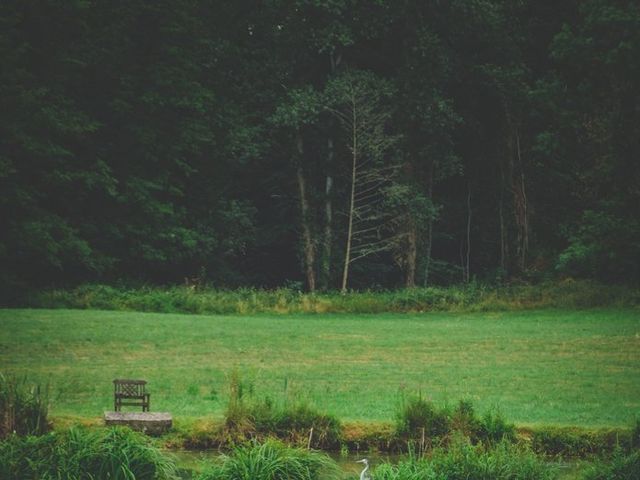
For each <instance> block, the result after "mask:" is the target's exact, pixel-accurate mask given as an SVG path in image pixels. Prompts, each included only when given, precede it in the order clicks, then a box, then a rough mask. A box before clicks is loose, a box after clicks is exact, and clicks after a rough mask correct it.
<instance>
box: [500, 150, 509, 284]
mask: <svg viewBox="0 0 640 480" xmlns="http://www.w3.org/2000/svg"><path fill="white" fill-rule="evenodd" d="M498 215H499V220H500V269H501V270H502V275H504V276H506V275H507V266H508V259H507V255H508V250H507V248H508V242H507V227H506V225H505V223H504V166H503V162H502V160H501V161H500V199H499V203H498Z"/></svg>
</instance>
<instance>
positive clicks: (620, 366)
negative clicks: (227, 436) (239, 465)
mask: <svg viewBox="0 0 640 480" xmlns="http://www.w3.org/2000/svg"><path fill="white" fill-rule="evenodd" d="M234 369H237V370H239V371H240V373H241V375H242V378H243V379H244V381H245V383H246V387H247V388H246V390H245V391H247V392H248V393H249V394H253V395H254V396H257V397H262V396H266V395H268V396H270V397H272V398H273V399H275V400H276V401H283V399H285V398H286V399H288V400H289V401H291V400H292V399H296V398H297V399H302V400H305V401H308V402H310V403H311V404H313V405H314V406H316V407H318V408H319V409H321V410H323V411H327V412H329V413H333V414H335V415H336V416H337V417H338V418H340V419H343V420H376V421H378V420H393V418H394V412H395V411H396V407H397V405H398V403H399V401H400V399H401V397H402V396H403V395H408V394H412V393H417V392H421V393H422V395H424V396H426V397H427V398H431V399H432V400H434V401H435V402H436V403H438V404H440V405H442V404H444V403H445V402H448V403H449V404H455V403H457V401H458V400H459V399H462V398H464V399H469V400H471V401H473V403H474V405H475V406H476V408H477V410H478V411H480V412H483V411H486V410H488V409H491V408H498V409H499V410H500V411H501V412H502V414H503V415H504V416H505V417H506V418H507V419H509V420H511V421H514V422H516V423H517V424H520V425H523V424H524V425H526V424H530V425H539V424H567V425H579V426H628V425H630V424H631V422H632V421H633V419H634V417H635V416H638V415H640V311H638V310H637V309H596V310H585V311H562V310H557V311H556V310H538V311H525V312H505V313H493V314H491V313H468V314H453V313H429V314H384V315H281V316H277V315H276V316H267V315H259V316H200V315H177V314H155V313H132V312H109V311H79V310H13V309H4V310H0V371H1V372H3V373H11V374H17V375H26V376H28V377H29V379H31V380H34V381H35V380H37V381H41V382H44V383H49V384H50V386H51V400H52V411H51V413H52V414H53V415H54V416H65V415H72V416H82V417H91V418H93V417H98V416H100V415H101V414H102V412H103V411H104V410H110V409H112V408H113V407H112V384H111V381H112V380H113V379H114V378H117V377H120V378H126V377H130V378H145V379H147V380H148V381H149V383H150V385H149V389H150V391H151V392H152V396H151V401H152V410H155V411H170V412H172V413H173V414H174V416H191V417H199V416H206V415H221V414H222V412H223V410H224V408H225V405H226V399H227V389H228V387H227V385H228V377H229V375H230V373H231V372H232V371H233V370H234Z"/></svg>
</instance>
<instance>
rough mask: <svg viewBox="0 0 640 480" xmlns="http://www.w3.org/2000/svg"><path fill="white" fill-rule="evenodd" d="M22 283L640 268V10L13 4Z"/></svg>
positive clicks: (1, 98) (326, 1)
mask: <svg viewBox="0 0 640 480" xmlns="http://www.w3.org/2000/svg"><path fill="white" fill-rule="evenodd" d="M0 58H2V69H0V215H1V218H2V228H1V229H0V263H1V264H2V268H1V269H0V284H1V285H2V288H3V289H5V291H10V290H21V289H25V288H34V287H42V286H47V285H58V286H60V285H69V284H76V283H80V282H94V281H100V282H115V281H126V282H150V283H156V284H163V283H178V282H183V281H185V279H186V281H191V282H203V281H206V282H210V283H212V284H214V285H216V286H220V287H237V286H243V285H251V286H261V287H274V286H281V285H285V286H290V287H299V288H306V289H309V290H335V289H342V290H347V289H351V288H355V289H358V288H380V287H382V288H390V287H398V286H406V287H412V286H420V285H424V286H428V285H432V284H439V285H443V284H452V283H459V282H470V281H474V280H479V281H487V282H507V281H516V280H524V281H535V280H539V279H543V278H549V277H556V276H558V275H566V276H574V277H585V278H594V279H598V280H601V281H607V282H625V283H629V282H637V281H638V280H639V279H640V220H639V217H638V214H637V211H638V208H637V205H638V204H639V203H640V187H639V185H640V88H639V87H640V85H639V83H640V6H639V5H638V4H637V2H634V1H624V0H584V1H579V0H567V1H563V2H557V1H551V0H535V1H534V0H517V1H511V0H451V1H446V2H445V1H439V0H426V1H424V0H398V1H385V0H262V1H257V0H237V1H233V2H228V1H221V0H212V1H207V2H198V1H193V0H158V1H154V2H148V1H144V0H128V1H109V2H102V1H98V0H68V1H65V2H60V1H56V0H5V1H4V2H2V5H1V6H0Z"/></svg>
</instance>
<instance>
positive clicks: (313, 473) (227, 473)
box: [198, 440, 339, 480]
mask: <svg viewBox="0 0 640 480" xmlns="http://www.w3.org/2000/svg"><path fill="white" fill-rule="evenodd" d="M337 478H339V470H338V468H337V466H336V464H335V463H334V462H333V461H332V460H331V459H330V458H329V457H328V456H326V455H324V454H320V453H316V452H311V451H308V450H304V449H300V448H291V447H286V446H285V445H283V444H282V443H280V442H277V441H275V440H268V441H266V442H265V443H262V444H259V443H250V444H247V445H243V446H240V447H236V448H234V450H233V451H232V452H231V453H230V454H229V455H223V456H222V458H221V459H220V461H219V462H218V463H216V464H214V465H212V466H210V467H209V468H208V469H207V470H206V471H205V472H203V473H202V474H201V475H200V476H199V477H198V480H318V479H327V480H330V479H337Z"/></svg>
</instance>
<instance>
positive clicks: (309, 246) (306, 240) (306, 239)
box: [296, 133, 316, 292]
mask: <svg viewBox="0 0 640 480" xmlns="http://www.w3.org/2000/svg"><path fill="white" fill-rule="evenodd" d="M296 147H297V149H298V156H299V158H298V168H297V170H296V177H297V180H298V194H299V196H300V214H301V222H300V223H301V225H302V243H303V250H304V270H305V274H306V277H307V287H308V288H309V291H310V292H315V290H316V272H315V269H314V268H315V267H314V265H315V247H314V244H313V237H312V235H311V227H310V225H309V201H308V199H307V192H306V182H305V178H304V171H303V169H302V158H303V155H304V145H303V142H302V136H301V135H300V133H298V136H297V138H296Z"/></svg>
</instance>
